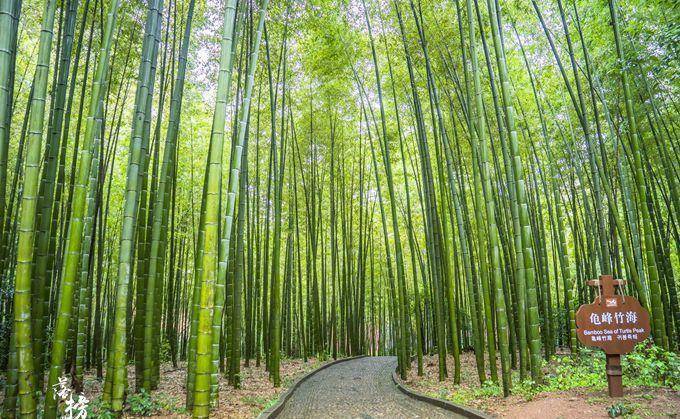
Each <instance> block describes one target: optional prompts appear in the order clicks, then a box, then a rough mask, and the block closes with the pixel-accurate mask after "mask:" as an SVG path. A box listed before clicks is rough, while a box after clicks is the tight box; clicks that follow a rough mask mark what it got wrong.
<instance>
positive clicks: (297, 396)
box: [279, 356, 463, 419]
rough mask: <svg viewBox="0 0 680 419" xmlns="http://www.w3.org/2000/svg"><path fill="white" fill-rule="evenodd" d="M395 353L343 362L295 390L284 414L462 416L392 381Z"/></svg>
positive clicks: (312, 416)
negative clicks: (414, 396)
mask: <svg viewBox="0 0 680 419" xmlns="http://www.w3.org/2000/svg"><path fill="white" fill-rule="evenodd" d="M396 367H397V358H396V357H393V356H382V357H366V358H359V359H355V360H351V361H346V362H341V363H339V364H337V365H333V366H331V367H328V368H326V369H324V370H321V371H319V372H318V373H316V374H314V375H312V376H311V377H309V379H307V381H305V382H304V383H302V385H301V386H300V387H299V388H298V389H297V390H295V391H294V392H293V394H292V396H291V398H290V399H289V400H288V401H287V402H286V404H285V406H284V409H283V411H281V413H280V415H279V417H280V418H303V419H316V418H460V417H463V416H459V415H456V414H455V413H453V412H449V411H447V410H444V409H442V408H440V407H437V406H433V405H430V404H428V403H425V402H421V401H418V400H415V399H412V398H410V397H408V396H407V395H405V394H403V393H402V392H401V391H399V389H398V388H397V387H396V386H395V385H394V383H393V382H392V371H394V369H395V368H396Z"/></svg>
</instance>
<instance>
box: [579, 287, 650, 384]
mask: <svg viewBox="0 0 680 419" xmlns="http://www.w3.org/2000/svg"><path fill="white" fill-rule="evenodd" d="M588 285H592V286H597V287H599V289H600V295H598V296H597V297H595V301H593V303H592V304H584V305H582V306H581V307H579V309H578V311H577V312H576V334H577V336H578V340H579V341H580V342H581V343H582V344H583V345H585V346H595V347H598V348H601V349H603V350H604V352H605V354H607V381H608V384H609V395H610V396H611V397H621V396H623V383H622V372H621V355H622V354H627V353H629V352H631V351H632V350H633V348H635V345H636V344H637V343H639V342H642V341H643V340H645V339H647V338H648V337H649V333H650V331H651V328H650V323H649V313H648V312H647V310H645V309H644V308H643V307H642V305H640V302H639V301H638V300H637V299H636V298H634V297H630V296H625V295H617V294H616V293H615V289H614V287H615V286H617V285H623V281H622V280H620V279H614V278H613V277H612V276H611V275H601V276H600V279H599V280H591V281H588Z"/></svg>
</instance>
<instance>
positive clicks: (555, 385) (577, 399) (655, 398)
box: [403, 352, 680, 419]
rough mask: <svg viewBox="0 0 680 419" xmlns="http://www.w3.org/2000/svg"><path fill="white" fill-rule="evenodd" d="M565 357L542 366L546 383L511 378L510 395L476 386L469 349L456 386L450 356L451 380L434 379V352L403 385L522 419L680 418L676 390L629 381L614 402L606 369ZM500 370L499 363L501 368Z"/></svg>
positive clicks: (414, 368) (414, 367)
mask: <svg viewBox="0 0 680 419" xmlns="http://www.w3.org/2000/svg"><path fill="white" fill-rule="evenodd" d="M567 358H569V357H565V356H561V357H560V356H558V357H556V360H555V361H552V362H551V363H549V364H547V365H546V366H545V367H544V375H545V377H546V381H547V382H548V384H546V385H544V386H539V387H536V386H532V385H531V383H530V382H529V383H526V384H523V383H519V380H518V379H517V377H514V376H513V379H514V381H513V383H514V387H513V393H512V394H511V395H510V396H509V397H507V398H504V397H502V390H501V388H499V387H498V386H497V385H495V384H493V383H491V384H485V385H483V386H480V385H479V380H478V377H477V369H476V366H475V365H476V364H475V356H474V353H472V352H465V353H463V354H461V384H460V385H454V383H453V379H452V375H453V357H452V356H450V355H449V356H448V359H447V369H448V372H449V378H448V379H446V380H445V381H443V382H440V381H439V380H438V371H439V370H438V363H437V356H436V355H434V356H424V357H423V368H424V375H423V376H422V377H418V375H417V372H418V369H417V368H418V365H417V361H415V360H414V361H413V364H412V368H411V370H410V371H409V373H408V376H407V379H406V381H404V382H403V383H404V384H405V385H406V386H407V387H409V388H411V389H413V390H415V391H417V392H419V393H422V394H426V395H428V396H431V397H437V398H441V399H446V400H450V401H452V402H454V403H458V404H461V405H464V406H468V407H472V408H475V409H478V410H481V411H484V412H486V413H489V414H491V415H493V416H497V417H507V418H518V419H519V418H522V419H534V418H535V419H551V418H555V419H557V418H569V419H577V418H607V417H615V416H626V417H657V418H658V417H672V418H674V417H680V391H678V390H677V388H676V389H671V388H668V387H656V386H655V387H648V386H633V385H627V387H626V388H625V389H624V397H622V398H621V399H618V400H615V399H611V398H609V397H608V395H607V382H606V378H605V375H604V369H602V371H601V379H600V380H598V379H597V378H596V377H598V376H599V374H598V373H599V372H600V371H599V369H600V368H598V367H599V366H598V367H595V366H593V367H592V368H591V369H590V370H589V371H586V372H585V373H584V372H583V371H581V369H582V368H583V367H581V366H576V365H572V364H571V363H570V362H569V364H568V365H565V364H567V362H564V361H561V360H566V359H567ZM487 367H488V365H487ZM499 369H500V366H499Z"/></svg>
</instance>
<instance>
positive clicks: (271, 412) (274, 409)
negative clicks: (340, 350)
mask: <svg viewBox="0 0 680 419" xmlns="http://www.w3.org/2000/svg"><path fill="white" fill-rule="evenodd" d="M365 357H366V355H358V356H351V357H349V358H340V359H336V360H333V361H331V362H329V363H327V364H324V365H322V366H320V367H319V368H317V369H315V370H312V371H310V372H308V373H307V374H305V375H303V376H302V377H300V378H298V380H297V381H296V382H295V383H294V384H293V385H292V386H290V387H289V388H288V389H287V390H286V391H284V392H283V393H282V394H281V396H279V399H278V400H277V401H276V403H275V404H274V405H273V406H271V407H269V408H268V409H265V410H264V411H262V413H260V414H259V415H258V417H257V419H270V418H275V417H277V416H278V415H279V413H281V411H282V410H283V408H284V407H285V405H286V402H287V401H288V400H289V399H290V398H291V396H292V395H293V393H294V392H295V390H297V388H298V387H300V386H301V385H302V383H304V382H305V381H307V380H308V379H309V378H310V377H311V376H313V375H314V374H316V373H318V372H319V371H322V370H325V369H326V368H328V367H331V366H333V365H336V364H340V363H342V362H346V361H352V360H354V359H359V358H365Z"/></svg>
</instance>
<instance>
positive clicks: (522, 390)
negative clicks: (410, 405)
mask: <svg viewBox="0 0 680 419" xmlns="http://www.w3.org/2000/svg"><path fill="white" fill-rule="evenodd" d="M605 363H606V360H605V355H604V353H603V352H602V351H600V350H592V349H588V348H581V350H580V351H579V354H578V355H575V356H558V357H556V358H555V359H553V360H552V361H551V362H550V363H548V364H546V365H545V366H544V368H543V371H544V377H543V383H541V384H536V383H535V382H533V381H531V380H524V381H520V379H519V373H518V372H517V371H513V377H512V379H513V387H512V394H513V395H516V396H519V397H521V398H523V399H524V400H531V399H533V398H534V397H535V396H536V395H538V394H539V393H544V392H547V393H553V392H560V391H568V390H572V389H576V388H588V389H591V390H604V389H606V388H607V380H606V373H605ZM621 364H622V367H623V385H624V386H625V387H626V388H650V387H652V388H660V387H665V388H669V389H671V390H676V391H677V390H680V357H679V356H678V355H677V354H675V353H673V352H668V351H664V350H663V349H662V348H660V347H658V346H656V345H654V344H652V343H651V341H646V342H642V343H640V344H638V345H637V347H636V348H635V350H634V351H633V352H631V353H630V354H627V355H624V356H623V357H622V362H621ZM447 393H448V394H447ZM430 395H431V396H434V397H440V398H446V399H449V400H452V401H454V402H457V403H461V404H468V403H470V402H471V401H474V400H480V399H488V398H495V397H503V389H502V387H501V386H500V385H498V384H496V383H494V382H492V381H487V382H485V383H484V384H482V385H481V386H475V387H462V386H461V387H458V388H456V390H455V391H453V392H450V393H449V392H448V391H447V390H446V389H441V391H439V392H432V393H430ZM619 411H620V409H617V408H614V409H612V413H617V412H619ZM620 415H621V414H620Z"/></svg>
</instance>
